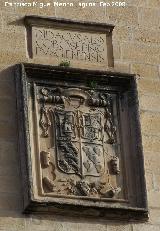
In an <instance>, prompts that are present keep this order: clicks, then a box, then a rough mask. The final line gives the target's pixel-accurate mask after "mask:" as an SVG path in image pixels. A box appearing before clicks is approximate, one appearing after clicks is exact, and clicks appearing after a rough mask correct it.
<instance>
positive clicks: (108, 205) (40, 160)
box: [16, 64, 147, 219]
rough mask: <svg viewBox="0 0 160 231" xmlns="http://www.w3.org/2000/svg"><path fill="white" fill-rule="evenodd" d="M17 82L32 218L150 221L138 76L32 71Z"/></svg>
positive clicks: (22, 72) (26, 68)
mask: <svg viewBox="0 0 160 231" xmlns="http://www.w3.org/2000/svg"><path fill="white" fill-rule="evenodd" d="M16 82H17V94H18V96H17V99H18V101H17V102H18V108H19V138H20V144H19V147H20V148H19V149H20V155H21V158H22V159H21V164H22V172H23V189H24V211H25V212H46V213H53V212H58V213H62V214H70V215H81V216H86V215H88V216H100V217H104V218H114V219H130V218H131V219H146V218H147V205H146V194H145V182H144V170H143V156H142V149H141V139H140V131H139V124H138V108H137V101H136V97H137V95H136V85H135V79H134V76H132V75H123V74H118V73H109V72H100V71H89V70H82V69H74V68H69V67H54V66H41V65H31V64H24V65H21V66H18V69H17V78H16ZM128 141H129V142H128Z"/></svg>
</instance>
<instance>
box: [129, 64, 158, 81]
mask: <svg viewBox="0 0 160 231" xmlns="http://www.w3.org/2000/svg"><path fill="white" fill-rule="evenodd" d="M131 73H133V74H136V75H139V76H140V78H141V77H142V78H145V79H157V80H159V77H158V66H155V65H147V64H140V63H133V64H131Z"/></svg>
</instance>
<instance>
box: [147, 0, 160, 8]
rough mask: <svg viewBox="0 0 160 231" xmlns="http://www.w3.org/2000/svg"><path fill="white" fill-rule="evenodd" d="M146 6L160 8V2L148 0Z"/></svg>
mask: <svg viewBox="0 0 160 231" xmlns="http://www.w3.org/2000/svg"><path fill="white" fill-rule="evenodd" d="M146 6H147V7H155V8H158V7H160V2H159V0H147V4H146Z"/></svg>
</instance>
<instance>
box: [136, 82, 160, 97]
mask: <svg viewBox="0 0 160 231" xmlns="http://www.w3.org/2000/svg"><path fill="white" fill-rule="evenodd" d="M137 84H138V90H139V93H140V94H144V95H152V96H159V94H160V81H159V80H158V81H156V80H145V79H141V78H140V79H138V81H137Z"/></svg>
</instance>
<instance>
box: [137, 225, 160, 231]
mask: <svg viewBox="0 0 160 231" xmlns="http://www.w3.org/2000/svg"><path fill="white" fill-rule="evenodd" d="M147 230H149V231H159V230H160V226H158V225H149V224H135V225H133V231H147Z"/></svg>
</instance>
